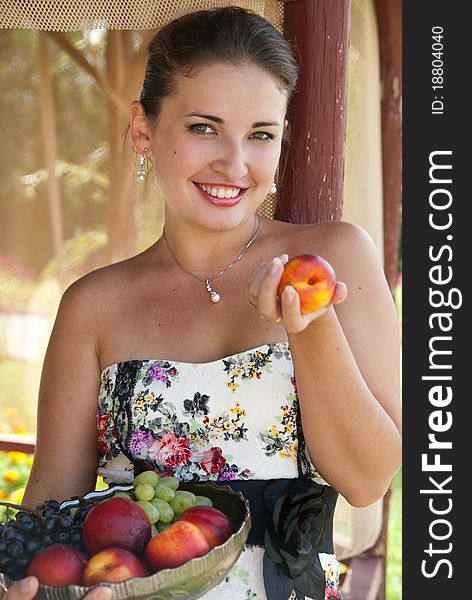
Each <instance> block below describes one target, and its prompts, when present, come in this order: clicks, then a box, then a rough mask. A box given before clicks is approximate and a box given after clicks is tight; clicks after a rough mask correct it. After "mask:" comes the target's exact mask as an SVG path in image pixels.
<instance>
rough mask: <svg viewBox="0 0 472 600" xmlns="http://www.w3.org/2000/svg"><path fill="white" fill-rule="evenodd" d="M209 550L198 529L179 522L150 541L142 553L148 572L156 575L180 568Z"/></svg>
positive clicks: (189, 524) (192, 525) (187, 523)
mask: <svg viewBox="0 0 472 600" xmlns="http://www.w3.org/2000/svg"><path fill="white" fill-rule="evenodd" d="M209 550H210V546H209V545H208V542H207V541H206V539H205V536H204V535H203V533H202V532H201V531H200V529H199V528H198V527H197V526H196V525H194V524H193V523H189V522H188V521H180V520H179V521H176V522H175V523H174V524H173V525H171V526H170V527H168V528H167V529H164V531H162V532H161V533H158V534H157V535H155V536H154V537H153V538H152V539H151V541H150V542H149V543H148V545H147V546H146V550H145V551H144V559H145V561H146V565H147V567H148V569H149V571H150V572H151V573H156V572H157V571H160V570H161V569H173V568H175V567H180V565H183V564H184V563H186V562H187V561H189V560H191V559H192V558H197V557H198V556H203V555H204V554H206V553H207V552H208V551H209Z"/></svg>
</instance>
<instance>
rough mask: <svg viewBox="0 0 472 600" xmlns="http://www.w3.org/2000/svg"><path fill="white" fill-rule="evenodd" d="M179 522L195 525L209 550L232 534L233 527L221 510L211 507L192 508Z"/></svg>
mask: <svg viewBox="0 0 472 600" xmlns="http://www.w3.org/2000/svg"><path fill="white" fill-rule="evenodd" d="M179 520H180V521H188V522H189V523H193V524H194V525H196V526H197V527H198V528H199V529H200V530H201V532H202V533H203V535H204V536H205V538H206V540H207V542H208V543H209V544H210V547H211V548H213V547H214V546H219V545H220V544H222V543H223V542H225V541H226V540H227V539H228V538H229V536H230V535H231V534H232V533H233V525H232V523H231V521H230V520H229V518H228V517H227V516H226V515H225V514H224V513H223V512H221V510H218V509H217V508H213V507H211V506H192V507H191V508H188V509H187V510H186V511H185V512H184V513H183V514H182V516H181V517H180V519H179Z"/></svg>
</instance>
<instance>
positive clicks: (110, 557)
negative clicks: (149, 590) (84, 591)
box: [84, 548, 147, 585]
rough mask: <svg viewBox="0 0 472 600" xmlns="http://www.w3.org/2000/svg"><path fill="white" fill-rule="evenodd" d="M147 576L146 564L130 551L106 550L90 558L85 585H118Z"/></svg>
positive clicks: (85, 575)
mask: <svg viewBox="0 0 472 600" xmlns="http://www.w3.org/2000/svg"><path fill="white" fill-rule="evenodd" d="M146 575H147V572H146V568H145V567H144V564H143V563H142V562H141V561H140V560H139V558H138V557H137V556H136V555H135V554H133V553H132V552H129V550H123V548H105V550H101V551H100V552H98V553H97V554H94V555H93V556H92V557H91V558H89V560H88V562H87V565H86V567H85V571H84V585H95V584H96V583H103V582H109V583H118V582H119V581H125V580H126V579H131V577H146Z"/></svg>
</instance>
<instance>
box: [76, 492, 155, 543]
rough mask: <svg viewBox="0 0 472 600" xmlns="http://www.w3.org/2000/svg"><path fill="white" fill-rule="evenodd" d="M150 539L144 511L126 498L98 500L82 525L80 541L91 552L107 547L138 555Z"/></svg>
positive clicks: (147, 521)
mask: <svg viewBox="0 0 472 600" xmlns="http://www.w3.org/2000/svg"><path fill="white" fill-rule="evenodd" d="M150 538H151V523H150V522H149V519H148V517H147V515H146V513H145V512H144V510H143V509H142V508H141V507H140V506H139V505H138V504H136V502H133V501H132V500H127V499H126V498H116V497H114V498H110V499H109V500H104V501H103V502H100V503H99V504H97V506H94V508H92V510H91V511H90V512H89V513H88V515H87V516H86V518H85V521H84V524H83V527H82V541H83V543H84V546H85V548H86V549H87V550H88V551H89V552H91V553H92V554H95V553H97V552H100V550H104V549H105V548H108V547H110V546H114V547H117V548H123V549H124V550H129V551H130V552H134V553H135V554H139V553H141V552H142V551H143V549H144V548H145V546H146V544H147V543H148V541H149V540H150Z"/></svg>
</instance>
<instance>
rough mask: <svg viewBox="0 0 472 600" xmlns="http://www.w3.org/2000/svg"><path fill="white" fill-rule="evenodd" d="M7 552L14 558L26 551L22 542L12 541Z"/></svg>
mask: <svg viewBox="0 0 472 600" xmlns="http://www.w3.org/2000/svg"><path fill="white" fill-rule="evenodd" d="M7 552H8V555H9V556H11V557H12V558H19V557H20V556H23V553H24V548H23V544H22V543H21V542H11V543H10V544H8V548H7Z"/></svg>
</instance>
